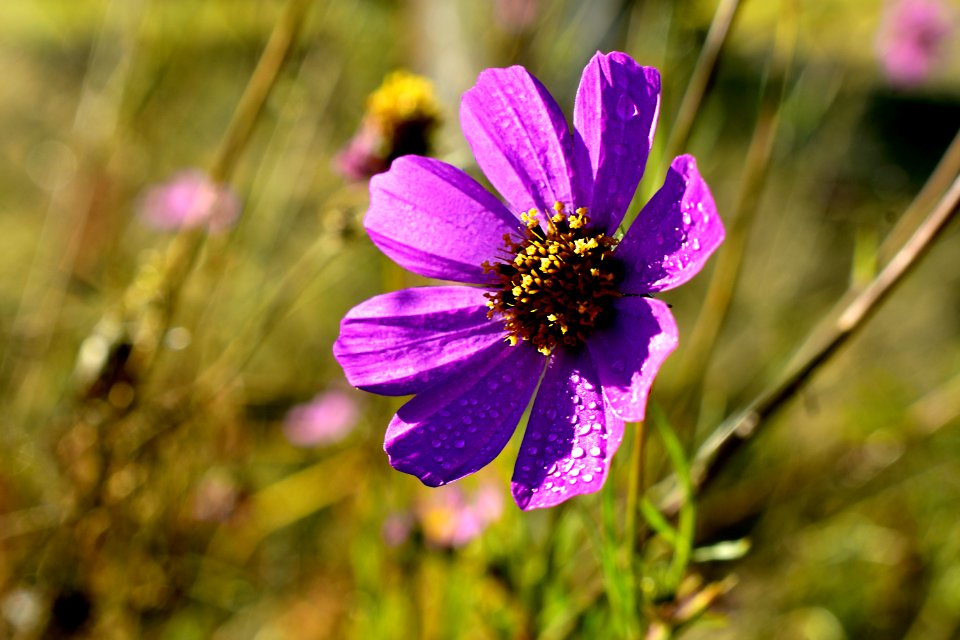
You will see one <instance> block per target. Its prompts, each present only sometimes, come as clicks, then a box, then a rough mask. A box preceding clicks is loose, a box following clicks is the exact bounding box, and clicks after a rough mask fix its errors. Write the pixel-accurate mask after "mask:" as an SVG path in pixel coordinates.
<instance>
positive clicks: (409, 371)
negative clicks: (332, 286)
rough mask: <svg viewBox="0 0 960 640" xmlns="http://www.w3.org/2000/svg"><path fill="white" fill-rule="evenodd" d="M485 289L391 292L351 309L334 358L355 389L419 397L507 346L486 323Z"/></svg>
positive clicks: (500, 332)
mask: <svg viewBox="0 0 960 640" xmlns="http://www.w3.org/2000/svg"><path fill="white" fill-rule="evenodd" d="M483 293H484V291H483V289H475V288H472V287H457V286H451V287H422V288H417V289H405V290H403V291H394V292H392V293H386V294H383V295H379V296H376V297H373V298H370V299H369V300H367V301H366V302H363V303H361V304H359V305H357V306H356V307H354V308H353V309H351V310H350V311H349V312H348V313H347V315H346V316H345V317H344V318H343V320H342V321H341V323H340V337H338V338H337V341H336V342H335V343H334V345H333V355H334V356H335V357H336V359H337V361H338V362H339V363H340V366H342V367H343V371H344V373H345V374H346V376H347V380H349V381H350V384H352V385H354V386H355V387H359V388H361V389H363V390H365V391H370V392H373V393H380V394H384V395H407V394H411V393H417V392H418V391H420V390H422V389H425V388H427V387H428V386H430V385H432V384H434V383H435V382H437V381H439V380H442V379H444V378H445V377H446V376H448V375H450V374H451V373H453V372H454V371H456V370H457V369H459V368H461V367H462V366H464V365H465V364H466V363H468V362H473V361H474V360H481V361H483V360H486V359H489V358H490V357H491V356H492V355H493V354H494V353H495V351H494V350H492V349H495V348H496V347H497V345H498V344H503V343H504V336H505V332H504V329H503V324H502V323H499V322H494V321H491V320H489V319H487V311H488V309H487V307H486V298H484V296H483Z"/></svg>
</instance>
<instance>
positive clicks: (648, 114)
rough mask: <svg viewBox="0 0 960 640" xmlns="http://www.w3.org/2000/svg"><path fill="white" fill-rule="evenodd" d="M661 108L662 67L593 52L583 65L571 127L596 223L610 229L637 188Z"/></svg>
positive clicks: (615, 226)
mask: <svg viewBox="0 0 960 640" xmlns="http://www.w3.org/2000/svg"><path fill="white" fill-rule="evenodd" d="M659 113H660V72H658V71H657V70H656V69H655V68H653V67H641V66H640V65H639V64H637V63H636V61H635V60H634V59H633V58H631V57H630V56H628V55H626V54H625V53H619V52H615V53H611V54H608V55H603V54H601V53H599V52H598V53H597V54H596V55H595V56H593V59H592V60H590V63H589V64H588V65H587V66H586V68H585V69H584V70H583V77H582V78H581V80H580V89H579V90H578V91H577V102H576V105H575V107H574V110H573V126H574V129H575V130H576V131H577V132H578V133H579V134H580V135H581V136H582V137H583V141H584V144H585V145H586V148H587V151H588V152H589V154H590V166H591V170H592V173H591V175H592V176H593V202H592V206H591V208H590V217H591V219H592V220H593V223H594V225H596V226H597V227H598V228H601V229H605V230H606V233H607V234H608V235H609V234H612V233H613V232H614V231H616V229H617V226H618V225H619V224H620V221H621V220H622V219H623V215H624V213H626V211H627V207H628V206H629V205H630V200H632V199H633V194H634V192H635V191H636V190H637V185H638V184H639V183H640V178H641V177H643V169H644V167H645V166H646V164H647V156H649V155H650V147H651V145H653V132H654V130H655V129H656V126H657V116H658V115H659Z"/></svg>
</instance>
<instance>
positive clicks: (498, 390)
mask: <svg viewBox="0 0 960 640" xmlns="http://www.w3.org/2000/svg"><path fill="white" fill-rule="evenodd" d="M498 349H499V350H498V352H497V353H496V355H495V356H494V357H493V358H491V359H489V360H487V361H486V362H484V363H482V364H479V365H478V366H475V367H473V368H471V369H470V370H469V371H463V372H461V373H460V374H459V375H453V376H449V377H447V378H445V379H444V380H442V381H440V382H439V383H437V384H436V385H435V386H433V387H430V388H429V389H427V390H425V391H423V392H422V393H420V394H418V395H417V396H416V397H414V398H413V399H412V400H410V401H409V402H408V403H407V404H405V405H403V406H402V407H400V410H399V411H398V412H397V415H396V416H394V418H393V420H391V421H390V426H389V427H387V437H386V440H385V442H384V450H385V451H386V452H387V455H388V456H389V458H390V464H391V465H392V466H393V468H394V469H396V470H398V471H403V472H404V473H409V474H412V475H415V476H417V477H418V478H420V480H421V481H422V482H423V483H424V484H426V485H430V486H439V485H442V484H445V483H447V482H452V481H453V480H456V479H458V478H462V477H463V476H465V475H468V474H471V473H473V472H474V471H477V470H478V469H480V468H482V467H484V466H486V465H487V464H489V463H490V461H492V460H493V459H494V458H496V457H497V455H498V454H499V453H500V452H501V451H502V450H503V447H504V446H506V444H507V442H508V441H509V440H510V437H511V436H512V435H513V432H514V430H515V429H516V427H517V423H518V422H519V421H520V417H521V416H522V415H523V412H524V410H525V409H526V408H527V404H528V403H529V402H530V396H532V395H533V390H534V389H535V388H536V386H537V381H538V380H539V379H540V373H541V372H542V370H543V365H544V358H543V356H542V355H540V354H539V353H537V351H536V350H535V349H533V347H531V346H530V345H528V344H526V343H521V344H519V345H517V346H513V347H511V346H509V345H506V344H502V345H501V346H500V347H499V348H498Z"/></svg>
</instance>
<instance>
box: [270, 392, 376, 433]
mask: <svg viewBox="0 0 960 640" xmlns="http://www.w3.org/2000/svg"><path fill="white" fill-rule="evenodd" d="M359 414H360V412H359V409H358V408H357V402H356V400H355V399H354V398H353V396H351V395H350V394H349V393H347V392H345V391H340V390H339V389H333V390H330V391H325V392H323V393H320V394H318V395H316V396H314V398H313V400H311V401H310V402H307V403H305V404H300V405H297V406H295V407H293V408H292V409H290V411H289V412H288V413H287V417H286V418H285V419H284V424H283V432H284V434H285V435H286V436H287V440H289V441H290V442H291V443H292V444H294V445H297V446H299V447H313V446H318V445H326V444H333V443H334V442H338V441H339V440H342V439H343V438H345V437H346V436H347V434H349V433H350V432H351V431H352V430H353V427H354V426H356V424H357V419H358V418H359Z"/></svg>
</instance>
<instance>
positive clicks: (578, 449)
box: [570, 447, 584, 458]
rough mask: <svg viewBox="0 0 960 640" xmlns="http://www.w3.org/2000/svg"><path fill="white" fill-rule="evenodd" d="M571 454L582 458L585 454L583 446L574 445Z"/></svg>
mask: <svg viewBox="0 0 960 640" xmlns="http://www.w3.org/2000/svg"><path fill="white" fill-rule="evenodd" d="M570 455H571V456H573V457H574V458H582V457H583V455H584V453H583V447H574V448H573V451H571V452H570Z"/></svg>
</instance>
